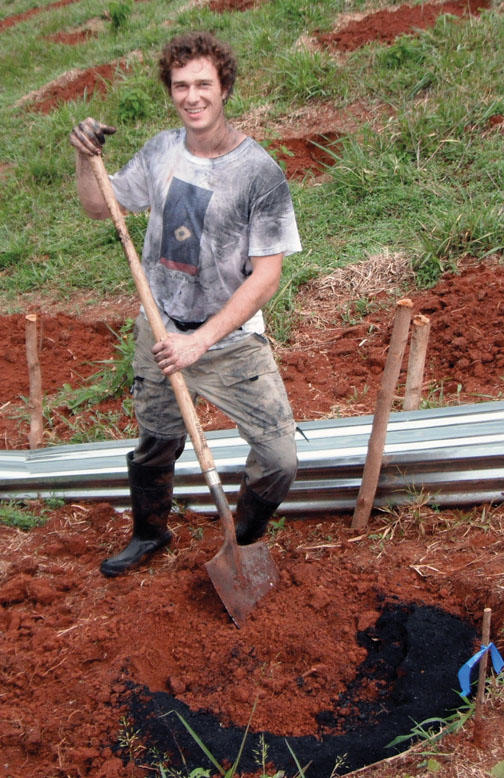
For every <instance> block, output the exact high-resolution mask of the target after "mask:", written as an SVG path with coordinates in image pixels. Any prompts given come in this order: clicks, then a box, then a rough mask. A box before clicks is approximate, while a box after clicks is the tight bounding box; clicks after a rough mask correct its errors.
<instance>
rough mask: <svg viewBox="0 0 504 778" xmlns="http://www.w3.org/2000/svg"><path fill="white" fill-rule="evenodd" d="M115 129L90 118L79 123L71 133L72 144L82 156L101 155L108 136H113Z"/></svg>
mask: <svg viewBox="0 0 504 778" xmlns="http://www.w3.org/2000/svg"><path fill="white" fill-rule="evenodd" d="M115 131H116V128H115V127H109V126H108V125H107V124H101V122H98V121H96V119H93V118H91V116H88V118H87V119H84V121H83V122H79V124H76V125H75V127H74V128H73V129H72V132H71V133H70V143H71V144H72V146H75V148H76V149H77V151H80V152H81V154H87V155H88V156H93V155H94V154H101V150H102V146H103V144H104V143H105V136H106V135H113V134H114V132H115Z"/></svg>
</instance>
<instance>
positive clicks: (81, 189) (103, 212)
mask: <svg viewBox="0 0 504 778" xmlns="http://www.w3.org/2000/svg"><path fill="white" fill-rule="evenodd" d="M115 131H116V130H115V127H109V126H108V125H106V124H101V123H100V122H98V121H96V119H93V118H92V117H90V116H88V118H87V119H84V121H83V122H79V124H77V125H76V126H75V127H73V129H72V132H71V133H70V143H71V144H72V146H74V148H75V150H76V160H75V170H76V174H77V193H78V195H79V199H80V201H81V205H82V207H83V208H84V211H85V212H86V214H87V215H88V216H90V217H91V218H92V219H108V218H109V217H110V211H109V209H108V208H107V205H106V203H105V200H104V199H103V195H102V193H101V191H100V188H99V186H98V183H97V181H96V178H95V175H94V173H93V171H92V168H91V165H90V164H89V157H91V156H94V155H97V154H101V153H102V147H103V144H104V143H105V136H106V135H112V134H113V133H114V132H115Z"/></svg>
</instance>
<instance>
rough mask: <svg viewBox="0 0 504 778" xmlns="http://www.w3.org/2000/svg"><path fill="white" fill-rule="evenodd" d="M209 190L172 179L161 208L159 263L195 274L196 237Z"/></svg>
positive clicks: (199, 232)
mask: <svg viewBox="0 0 504 778" xmlns="http://www.w3.org/2000/svg"><path fill="white" fill-rule="evenodd" d="M211 197H212V192H211V191H210V190H208V189H203V188H202V187H200V186H195V185H194V184H188V183H187V182H186V181H181V180H180V179H179V178H174V179H173V180H172V182H171V184H170V188H169V190H168V194H167V196H166V200H165V204H164V208H163V236H162V239H161V258H160V261H161V262H162V263H163V265H166V267H168V268H170V269H171V270H180V271H181V272H183V273H188V274H189V275H191V276H194V275H196V273H197V272H198V268H199V259H200V239H201V233H202V232H203V223H204V221H205V214H206V211H207V208H208V203H209V202H210V199H211Z"/></svg>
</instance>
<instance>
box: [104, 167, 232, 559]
mask: <svg viewBox="0 0 504 778" xmlns="http://www.w3.org/2000/svg"><path fill="white" fill-rule="evenodd" d="M89 162H90V165H91V168H92V170H93V173H94V175H95V177H96V180H97V183H98V186H99V187H100V191H101V193H102V195H103V198H104V200H105V202H106V204H107V207H108V209H109V211H110V215H111V217H112V221H113V222H114V226H115V228H116V230H117V234H118V236H119V240H120V241H121V243H122V246H123V249H124V253H125V255H126V259H127V260H128V263H129V266H130V270H131V274H132V276H133V280H134V282H135V286H136V289H137V292H138V295H139V297H140V300H141V302H142V305H143V308H144V310H145V314H146V316H147V319H148V321H149V324H150V326H151V329H152V332H153V333H154V337H155V339H156V340H164V338H165V337H166V336H167V335H168V332H167V330H166V327H165V325H164V323H163V319H162V317H161V314H160V312H159V308H158V307H157V305H156V301H155V300H154V297H153V295H152V292H151V289H150V286H149V284H148V282H147V278H146V276H145V273H144V270H143V267H142V264H141V262H140V260H139V258H138V254H137V252H136V249H135V246H134V244H133V241H132V240H131V237H130V235H129V232H128V228H127V226H126V219H125V218H124V214H123V212H122V211H121V208H120V206H119V203H118V202H117V200H116V197H115V194H114V190H113V189H112V184H111V183H110V179H109V177H108V174H107V171H106V169H105V165H104V163H103V159H102V157H101V155H95V156H91V157H89ZM168 377H169V380H170V383H171V385H172V388H173V391H174V393H175V397H176V399H177V403H178V406H179V408H180V412H181V414H182V418H183V419H184V424H185V426H186V429H187V431H188V433H189V436H190V438H191V441H192V444H193V446H194V450H195V451H196V455H197V457H198V462H199V464H200V467H201V471H202V473H203V476H204V478H205V481H206V483H207V485H208V488H209V489H210V492H211V494H212V497H213V499H214V502H215V504H216V507H217V510H218V512H219V516H220V519H221V522H222V528H223V530H224V537H225V540H226V541H227V542H233V540H234V522H233V516H232V514H231V510H230V508H229V503H228V501H227V498H226V495H225V493H224V489H223V487H222V483H221V480H220V478H219V474H218V473H217V470H216V468H215V463H214V459H213V456H212V452H211V451H210V449H209V447H208V444H207V441H206V438H205V434H204V432H203V429H202V427H201V424H200V422H199V419H198V416H197V414H196V411H195V408H194V404H193V402H192V399H191V395H190V394H189V391H188V389H187V386H186V382H185V380H184V377H183V376H182V374H181V373H179V372H177V373H172V374H171V375H170V376H168ZM235 544H236V541H235Z"/></svg>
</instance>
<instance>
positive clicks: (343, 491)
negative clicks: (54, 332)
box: [0, 402, 504, 514]
mask: <svg viewBox="0 0 504 778" xmlns="http://www.w3.org/2000/svg"><path fill="white" fill-rule="evenodd" d="M372 422H373V417H372V416H370V415H368V416H361V417H351V418H342V419H327V420H320V421H309V422H300V423H299V425H298V433H297V446H298V456H299V470H298V474H297V477H296V480H295V482H294V484H293V485H292V488H291V490H290V492H289V495H288V496H287V499H286V500H285V501H284V503H283V504H282V506H281V508H280V512H282V513H285V514H290V513H297V514H303V513H312V512H321V511H339V510H352V509H353V508H354V506H355V500H356V498H357V494H358V491H359V487H360V481H361V477H362V471H363V467H364V463H365V459H366V454H367V446H368V441H369V435H370V433H371V429H372ZM207 440H208V444H209V446H210V448H211V450H212V454H213V456H214V459H215V462H216V466H217V470H218V472H219V475H220V478H221V480H222V483H223V486H224V490H225V492H226V495H227V497H228V500H229V502H230V504H231V505H232V506H233V505H234V503H235V500H236V495H237V491H238V484H239V480H240V474H241V472H242V470H243V468H244V465H245V460H246V457H247V454H248V451H249V448H248V445H247V444H246V443H245V441H244V440H243V439H242V438H240V436H239V435H238V433H237V431H236V430H219V431H217V432H209V433H207ZM135 444H136V440H135V439H130V440H114V441H111V442H99V443H90V444H78V445H65V446H54V447H51V448H46V449H37V450H35V451H29V450H27V451H0V499H33V498H36V497H41V498H48V497H54V496H56V497H61V498H63V499H65V500H71V501H84V500H86V501H87V500H91V501H104V500H106V501H109V502H111V503H113V504H114V505H116V506H118V507H121V508H124V507H127V506H128V505H129V491H128V480H127V469H126V459H125V457H126V453H127V452H128V451H130V450H131V449H132V448H134V446H135ZM503 485H504V403H501V402H489V403H480V404H476V405H466V406H463V405H462V406H455V407H450V408H435V409H427V410H422V411H408V412H398V413H393V414H391V416H390V420H389V424H388V428H387V438H386V445H385V452H384V459H383V466H382V470H381V475H380V480H379V484H378V490H377V495H376V501H375V504H376V505H377V506H378V505H386V504H405V503H408V502H411V501H412V500H413V499H414V498H415V495H418V493H420V492H422V493H423V494H425V493H428V494H429V495H430V501H431V502H432V503H435V504H438V505H441V506H442V505H457V504H474V503H478V502H487V501H493V502H495V501H501V500H502V495H503ZM175 499H176V501H177V502H178V503H180V505H181V506H187V507H188V508H190V509H192V510H195V511H199V512H202V513H212V514H215V506H214V505H213V503H212V501H211V498H210V495H209V492H208V488H207V486H206V484H205V483H204V480H203V478H202V476H201V474H200V471H199V465H198V462H197V458H196V455H195V453H194V450H193V447H192V445H191V444H190V442H188V444H187V446H186V449H185V451H184V453H183V454H182V457H181V458H180V459H179V460H178V462H177V467H176V477H175Z"/></svg>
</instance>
